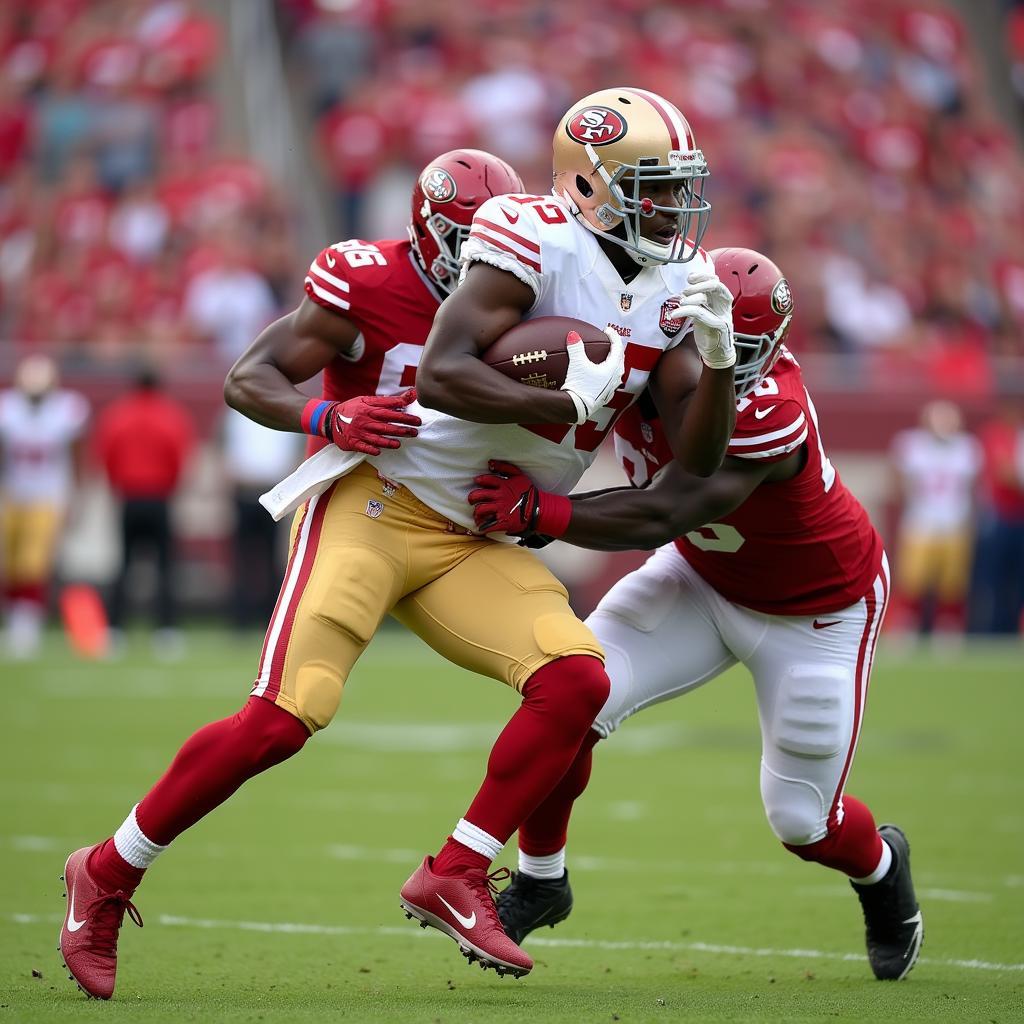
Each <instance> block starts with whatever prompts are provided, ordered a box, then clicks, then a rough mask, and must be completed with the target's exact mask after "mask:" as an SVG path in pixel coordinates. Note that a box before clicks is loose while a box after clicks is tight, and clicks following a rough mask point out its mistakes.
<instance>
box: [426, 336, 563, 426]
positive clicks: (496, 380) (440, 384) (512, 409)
mask: <svg viewBox="0 0 1024 1024" xmlns="http://www.w3.org/2000/svg"><path fill="white" fill-rule="evenodd" d="M416 391H417V395H418V397H419V401H420V404H421V405H423V406H425V407H426V408H428V409H437V410H438V411H439V412H444V413H448V415H450V416H458V417H459V419H463V420H471V421H472V422H474V423H575V422H576V407H575V405H574V404H573V401H572V399H571V398H570V397H569V395H568V394H567V393H566V392H564V391H549V390H546V389H545V388H531V387H527V386H526V385H525V384H520V383H518V382H517V381H514V380H510V379H509V378H508V377H505V376H504V375H503V374H501V373H498V371H497V370H493V369H491V367H489V366H487V365H485V364H484V363H482V362H481V361H480V360H479V359H478V358H477V357H476V356H475V355H470V354H468V353H466V354H452V355H448V356H446V357H445V358H443V359H439V358H433V359H431V358H424V360H423V362H421V364H420V368H419V370H418V371H417V373H416Z"/></svg>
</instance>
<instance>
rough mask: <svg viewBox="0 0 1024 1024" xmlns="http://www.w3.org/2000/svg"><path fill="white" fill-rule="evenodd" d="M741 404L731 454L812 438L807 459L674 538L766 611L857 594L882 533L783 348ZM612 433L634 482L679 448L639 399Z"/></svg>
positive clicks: (745, 600)
mask: <svg viewBox="0 0 1024 1024" xmlns="http://www.w3.org/2000/svg"><path fill="white" fill-rule="evenodd" d="M736 410H737V412H736V428H735V430H734V431H733V435H732V440H731V441H730V442H729V447H728V450H727V455H729V456H731V457H735V458H741V459H762V460H768V461H771V462H777V461H778V460H780V459H783V458H785V457H786V456H787V455H789V454H790V453H791V452H793V451H795V450H796V449H797V448H799V447H800V446H801V445H803V444H806V446H807V462H806V464H805V465H804V467H803V469H802V470H801V471H800V472H799V473H798V474H797V475H796V476H795V477H793V478H792V479H790V480H785V481H781V482H779V483H763V484H761V485H760V486H759V487H757V488H756V489H755V491H754V492H753V494H751V495H750V497H749V498H747V500H746V501H745V502H743V504H742V505H740V507H739V508H738V509H736V510H735V511H734V512H731V513H729V515H727V516H723V517H722V519H721V521H720V522H716V523H708V524H707V525H706V526H702V527H701V528H700V529H697V530H692V531H691V532H690V533H688V534H686V536H685V537H680V538H679V539H678V540H677V541H676V542H675V543H676V547H678V548H679V550H680V552H681V553H682V554H683V556H684V557H685V558H686V560H687V561H688V562H689V563H690V564H691V565H692V566H693V567H694V569H696V570H697V572H699V573H700V575H701V576H702V577H703V578H704V579H705V580H707V582H708V583H710V584H711V586H712V587H714V588H715V590H717V591H718V592H719V593H720V594H721V595H722V596H723V597H725V598H726V599H727V600H729V601H732V602H734V603H735V604H739V605H743V606H744V607H745V608H753V609H754V610H756V611H760V612H766V613H767V614H769V615H819V614H822V613H826V612H834V611H838V610H839V609H840V608H846V607H847V606H848V605H851V604H853V603H854V602H856V601H858V600H860V598H862V597H863V596H864V595H865V594H866V593H867V592H868V591H869V590H870V588H871V586H872V583H873V581H874V579H875V576H876V575H877V574H878V572H879V570H880V566H881V561H882V539H881V537H879V535H878V531H877V530H875V528H874V526H873V525H872V523H871V520H870V519H869V518H868V514H867V512H865V511H864V508H863V506H862V505H861V504H860V502H858V501H857V499H856V498H855V497H854V496H853V495H852V494H851V493H850V492H849V491H848V490H847V489H846V487H844V486H843V483H842V481H841V480H840V479H839V475H838V474H837V473H836V471H835V469H834V468H833V466H832V463H831V462H829V460H828V456H827V455H826V454H825V450H824V448H823V447H822V443H821V438H820V437H819V436H818V421H817V415H816V413H815V411H814V403H813V402H812V401H811V397H810V395H809V394H808V393H807V389H806V388H805V387H804V383H803V378H802V376H801V374H800V367H799V365H798V364H797V362H796V360H795V359H794V358H793V357H792V355H790V353H789V352H788V351H787V350H786V349H785V348H783V350H782V355H781V357H780V358H779V360H778V362H777V363H776V364H775V367H774V369H773V370H772V372H771V375H770V376H768V377H766V378H765V379H764V380H763V381H762V382H761V383H760V384H759V385H758V386H757V387H756V388H755V389H754V391H753V392H752V393H751V394H750V395H748V396H747V397H746V398H744V399H741V400H740V402H739V404H738V405H737V407H736ZM614 436H615V452H616V454H617V456H618V457H619V459H620V460H621V461H622V464H623V467H624V468H625V470H626V473H627V475H628V476H629V478H630V480H631V482H632V483H634V484H635V485H636V486H642V485H643V484H644V483H646V482H647V481H648V480H649V479H650V478H651V476H653V475H654V473H656V472H657V470H658V469H660V468H661V467H662V466H664V465H665V464H666V463H667V462H668V461H669V460H670V459H671V458H672V452H671V450H670V449H669V446H668V443H667V441H666V439H665V436H664V434H663V433H662V430H661V426H660V424H659V423H658V421H657V420H656V419H644V416H643V413H642V412H641V411H640V407H639V405H634V406H633V407H632V408H631V409H628V410H627V411H626V412H625V413H624V414H623V416H622V418H621V419H620V420H619V422H618V423H617V424H616V426H615V435H614Z"/></svg>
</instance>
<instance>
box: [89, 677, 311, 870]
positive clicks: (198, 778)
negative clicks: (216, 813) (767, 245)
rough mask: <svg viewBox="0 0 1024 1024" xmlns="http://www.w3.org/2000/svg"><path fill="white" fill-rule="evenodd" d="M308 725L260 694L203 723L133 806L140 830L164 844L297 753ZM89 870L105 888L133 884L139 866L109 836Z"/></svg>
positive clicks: (306, 738)
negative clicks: (234, 711)
mask: <svg viewBox="0 0 1024 1024" xmlns="http://www.w3.org/2000/svg"><path fill="white" fill-rule="evenodd" d="M308 739H309V730H308V729H307V728H306V727H305V726H304V725H303V724H302V722H300V721H299V720H298V719H297V718H296V717H295V716H294V715H292V714H289V713H288V712H287V711H284V710H282V709H281V708H279V707H277V705H275V704H273V703H271V702H270V701H268V700H263V699H262V698H261V697H250V698H249V700H248V701H247V702H246V704H245V705H244V706H243V707H242V709H241V710H240V711H239V712H238V713H237V714H234V715H232V716H231V717H230V718H224V719H222V720H221V721H219V722H211V723H210V724H209V725H204V726H203V728H202V729H200V730H199V731H198V732H196V733H193V734H192V736H190V737H189V738H188V740H186V741H185V745H184V746H183V747H182V748H181V750H179V751H178V753H177V755H176V756H175V758H174V760H173V761H172V762H171V765H170V767H169V768H168V769H167V771H166V772H164V774H163V776H162V777H161V778H160V780H159V781H158V782H157V783H156V785H155V786H154V787H153V788H152V789H151V790H150V791H149V792H148V793H147V794H146V795H145V796H144V797H143V798H142V801H141V802H140V804H139V806H138V810H136V812H135V817H136V820H137V821H138V823H139V828H140V829H141V830H142V832H143V834H144V835H145V836H146V838H147V839H149V840H150V841H151V842H153V843H156V844H157V845H158V846H166V845H167V844H168V843H170V842H171V841H172V840H173V839H175V838H176V837H177V836H179V835H181V833H182V832H184V831H185V829H187V828H190V827H191V826H192V825H194V824H195V823H196V822H197V821H199V819H200V818H202V817H204V816H205V815H207V814H209V813H210V811H212V810H213V809H214V808H215V807H217V806H219V805H220V804H222V803H223V802H224V801H225V800H227V798H228V797H229V796H231V794H232V793H234V792H235V790H236V789H238V787H239V786H241V785H242V783H243V782H245V781H246V780H247V779H251V778H252V777H253V776H254V775H259V773H260V772H263V771H266V770H267V769H268V768H271V767H273V766H274V765H275V764H280V763H281V762H282V761H285V760H287V759H288V758H289V757H291V756H292V755H293V754H297V753H298V752H299V751H300V750H301V749H302V747H303V744H305V742H306V740H308ZM89 870H90V871H92V873H93V874H94V875H95V876H96V879H97V881H98V882H99V883H100V885H101V886H103V887H104V888H107V889H112V890H113V889H125V890H131V889H134V888H135V886H136V885H138V883H139V881H140V880H141V878H142V871H141V870H140V869H139V868H136V867H134V866H133V865H131V864H129V863H128V862H127V861H125V860H124V858H123V857H122V856H121V855H120V854H119V853H118V852H117V849H116V848H115V846H114V841H113V839H112V838H111V839H108V840H107V841H106V842H105V843H104V844H103V845H102V846H101V847H100V848H99V849H98V850H97V851H96V852H95V853H94V854H93V855H92V857H91V859H90V861H89Z"/></svg>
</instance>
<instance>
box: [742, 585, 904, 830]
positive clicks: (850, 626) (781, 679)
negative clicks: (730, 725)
mask: <svg viewBox="0 0 1024 1024" xmlns="http://www.w3.org/2000/svg"><path fill="white" fill-rule="evenodd" d="M883 608H884V595H882V594H880V595H879V600H877V601H863V600H862V601H859V602H857V604H855V605H852V606H850V607H849V608H846V609H843V610H842V611H839V612H835V613H832V614H829V615H827V616H819V617H818V618H817V619H814V618H802V617H801V618H784V617H772V618H771V619H770V620H769V625H768V628H767V630H766V632H765V634H764V637H763V639H762V641H761V643H760V644H759V645H758V647H757V649H756V651H755V652H754V653H753V655H751V657H750V658H749V659H748V660H747V662H746V664H747V666H748V668H749V669H750V670H751V673H752V674H753V676H754V684H755V688H756V690H757V701H758V714H759V717H760V722H761V737H762V751H761V796H762V800H763V801H764V807H765V812H766V814H767V816H768V820H769V823H770V824H771V826H772V829H773V830H774V831H775V833H776V835H777V836H778V837H779V838H780V839H782V840H783V841H784V842H790V843H797V844H803V843H811V842H815V841H817V840H818V839H821V838H822V837H823V836H824V835H825V834H826V833H827V832H828V831H829V829H830V828H832V827H833V826H834V825H835V824H836V821H837V814H838V808H839V804H840V798H841V796H842V790H843V786H844V784H845V781H846V778H847V775H848V773H849V770H850V767H851V765H852V763H853V756H854V752H855V750H856V746H857V739H858V736H859V734H860V728H861V723H862V721H863V715H864V707H865V701H866V698H867V690H868V682H869V679H870V674H871V662H872V658H873V655H874V646H875V640H876V638H877V633H878V628H879V625H880V620H881V616H882V614H883ZM815 621H817V622H818V623H819V628H815V626H814V622H815ZM823 622H824V623H831V625H827V626H824V627H821V626H820V623H823Z"/></svg>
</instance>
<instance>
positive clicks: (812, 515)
mask: <svg viewBox="0 0 1024 1024" xmlns="http://www.w3.org/2000/svg"><path fill="white" fill-rule="evenodd" d="M711 256H712V257H713V259H714V262H715V269H716V270H717V272H718V275H719V277H720V278H721V279H722V280H723V281H724V282H726V283H727V284H728V285H729V287H730V289H731V291H732V293H733V296H734V301H733V312H732V315H733V323H734V326H735V329H736V347H737V352H738V354H737V369H736V389H737V397H738V398H739V402H738V404H737V420H736V429H735V432H734V433H733V436H732V440H731V441H730V444H729V449H728V456H727V458H726V460H725V463H724V464H723V466H722V468H721V469H720V470H719V471H718V472H717V473H715V474H714V475H713V476H711V477H709V478H707V479H704V480H698V479H695V478H693V477H689V476H687V475H686V474H684V473H682V472H681V471H680V469H679V468H678V467H677V466H674V465H672V464H671V453H670V452H669V449H668V447H667V445H666V443H665V438H664V434H663V432H662V430H661V427H660V424H659V423H658V421H657V419H656V418H655V417H654V413H653V411H652V410H644V409H643V407H642V406H640V405H638V406H636V407H634V409H632V410H630V412H629V413H628V414H627V415H626V416H625V417H623V418H622V420H620V421H619V424H618V425H617V426H616V433H615V446H616V451H617V453H618V455H619V457H620V459H621V461H622V463H623V466H624V468H625V470H626V473H627V475H628V476H629V478H630V481H631V482H632V484H633V485H634V486H635V487H639V488H646V489H643V490H634V489H630V488H625V489H622V490H617V491H611V492H605V493H603V494H600V495H593V496H590V497H579V498H573V499H572V501H571V502H570V501H567V500H566V499H564V498H559V497H555V496H550V495H545V494H543V493H538V492H537V491H536V490H535V489H532V485H531V484H530V482H529V481H526V480H524V479H523V478H522V477H521V476H519V475H518V474H517V473H516V471H515V468H514V467H510V466H507V465H499V466H498V467H497V468H498V470H499V472H498V473H497V474H492V475H490V476H486V475H485V476H483V477H481V486H480V487H479V488H478V490H477V492H476V493H474V494H473V495H472V500H474V501H477V502H479V504H477V506H476V509H477V518H478V522H479V523H480V524H481V525H482V526H486V527H487V528H490V529H505V530H508V529H513V530H516V529H518V530H519V531H521V530H522V527H523V526H531V527H532V528H533V529H534V530H536V531H537V532H539V533H541V534H548V535H551V534H556V535H559V536H561V538H562V539H563V540H566V541H569V542H570V543H573V544H578V545H581V546H584V547H590V548H597V549H603V550H621V549H628V548H652V547H655V546H657V545H659V544H665V546H664V547H661V548H660V549H659V550H658V551H657V552H656V553H655V554H654V555H653V556H652V557H651V558H650V560H649V561H648V562H647V563H646V565H644V566H643V567H641V568H640V569H639V570H637V571H636V572H634V573H631V574H630V575H628V576H626V577H625V578H624V579H622V580H620V581H619V583H617V584H616V585H615V586H614V587H613V588H612V589H611V590H610V591H609V592H608V594H606V595H605V597H604V598H603V600H602V601H601V603H600V604H599V605H598V607H597V609H596V610H595V611H594V613H593V614H592V615H591V616H590V618H589V619H588V620H587V624H588V625H589V626H590V627H591V629H593V631H594V634H595V636H597V638H598V639H599V640H600V641H601V644H602V646H603V647H604V649H605V652H606V658H607V668H608V674H609V676H610V678H611V681H612V688H611V695H610V697H609V699H608V703H607V704H606V705H605V707H604V708H603V709H602V711H601V714H600V715H599V716H598V719H597V721H596V722H595V724H594V731H593V732H592V733H591V734H590V737H589V739H588V741H587V742H586V743H584V745H583V746H582V747H581V750H580V755H579V757H578V758H577V760H576V762H575V764H574V765H573V767H572V768H571V769H570V770H569V772H568V773H567V774H566V776H565V777H564V778H563V780H562V781H561V782H560V783H559V785H558V787H557V788H556V790H555V791H554V792H553V793H552V795H551V797H549V799H548V800H547V801H546V802H545V803H544V804H543V805H542V806H541V807H540V808H539V809H538V811H537V812H536V813H535V814H534V815H533V816H531V817H530V818H529V819H528V820H527V822H526V823H525V824H524V826H523V828H522V829H521V830H520V834H519V846H520V870H519V872H518V873H517V874H516V875H515V877H514V879H513V882H512V884H511V885H510V886H509V887H508V888H507V889H506V890H505V892H504V893H502V896H501V899H500V914H501V917H502V921H503V923H504V924H505V927H506V931H507V932H508V933H509V935H510V936H512V937H513V938H515V939H516V940H520V939H522V938H523V937H524V936H525V935H527V934H528V933H529V932H530V931H532V930H533V929H534V928H536V927H538V926H539V925H541V924H554V923H555V922H557V921H559V920H562V919H564V918H565V917H566V916H567V915H568V913H569V910H570V908H571V906H572V894H571V891H570V889H569V884H568V874H567V872H566V871H565V841H566V830H567V826H568V821H569V814H570V811H571V808H572V802H573V800H574V799H575V798H576V796H578V795H579V794H580V793H581V792H582V791H583V788H584V787H585V785H586V783H587V779H588V778H589V774H590V760H591V749H592V747H593V745H594V743H595V742H596V741H597V740H598V738H600V737H607V736H608V735H610V734H611V733H612V732H613V731H614V730H615V729H616V728H618V726H619V725H620V724H621V723H622V722H623V721H624V720H625V719H626V718H628V717H629V716H630V715H633V714H635V713H636V712H637V711H640V710H642V709H643V708H645V707H648V706H649V705H651V704H654V703H657V702H659V701H663V700H667V699H669V698H671V697H675V696H677V695H679V694H683V693H687V692H689V691H691V690H693V689H695V688H696V687H698V686H700V685H701V684H702V683H705V682H707V681H708V680H710V679H713V678H715V677H716V676H718V675H720V674H721V673H722V672H724V671H725V670H726V669H728V668H729V667H730V666H732V665H734V664H736V663H737V662H742V663H743V664H744V665H745V666H746V667H747V668H748V669H749V670H750V672H751V675H752V676H753V677H754V689H755V692H756V696H757V703H758V714H759V718H760V723H761V733H762V742H763V745H762V759H761V796H762V800H763V801H764V807H765V812H766V814H767V817H768V822H769V824H770V825H771V828H772V830H773V831H774V832H775V834H776V835H777V836H778V837H779V839H781V840H782V842H783V844H784V845H785V846H786V848H787V849H788V850H791V851H792V852H793V853H795V854H796V855H797V856H798V857H801V858H802V859H804V860H808V861H817V862H818V863H819V864H824V865H826V866H827V867H831V868H835V869H836V870H838V871H841V872H843V873H844V874H846V875H848V876H849V877H850V879H851V881H852V882H853V886H854V889H855V890H856V892H857V895H858V896H859V897H860V901H861V904H862V907H863V911H864V916H865V921H866V924H867V944H868V956H869V960H870V962H871V966H872V968H873V970H874V972H875V974H876V975H877V976H878V977H879V978H898V977H903V976H904V975H905V974H906V973H907V972H908V971H909V970H910V968H911V967H912V966H913V964H914V961H915V960H916V959H917V955H918V950H919V949H920V944H921V936H922V928H923V926H922V923H921V915H920V912H919V909H918V906H917V902H916V900H915V898H914V890H913V886H912V883H911V879H910V861H909V846H908V844H907V841H906V838H905V837H904V835H903V833H902V832H901V831H900V830H899V829H898V828H896V827H895V826H892V825H883V826H882V827H881V829H876V827H875V821H874V818H873V817H872V815H871V812H870V811H869V810H868V808H867V807H866V806H865V805H864V804H862V803H861V802H860V801H859V800H856V799H854V798H853V797H851V796H849V795H846V794H844V791H843V790H844V785H845V783H846V778H847V775H848V774H849V771H850V766H851V764H852V762H853V754H854V750H855V748H856V744H857V736H858V734H859V732H860V726H861V721H862V718H863V714H864V704H865V700H866V698H867V690H868V682H869V679H870V675H871V662H872V657H873V655H874V649H875V640H876V637H877V635H878V631H879V628H880V626H881V622H882V618H883V616H884V614H885V606H886V601H887V599H888V593H889V572H888V566H887V564H886V559H885V553H884V551H883V549H882V542H881V539H880V537H879V536H878V533H877V532H876V531H875V529H874V527H873V526H872V524H871V522H870V520H869V519H868V516H867V513H866V512H865V511H864V509H863V508H862V507H861V505H860V504H859V503H858V502H857V500H856V499H855V498H854V497H853V495H852V494H850V492H849V491H847V489H846V488H845V487H844V486H843V484H842V482H841V481H840V479H839V477H838V475H837V474H836V471H835V469H834V468H833V467H832V464H831V463H830V462H829V460H828V457H827V456H826V455H825V451H824V448H823V447H822V442H821V438H820V436H819V434H818V422H817V416H816V414H815V410H814V405H813V403H812V402H811V399H810V396H809V395H808V393H807V391H806V389H805V388H804V385H803V381H802V378H801V373H800V368H799V366H798V364H797V362H796V360H795V359H794V358H793V356H792V355H791V354H790V353H789V351H788V350H787V349H786V348H785V346H784V344H783V340H784V338H785V334H786V331H787V329H788V327H789V323H790V320H791V318H792V310H793V302H792V297H791V295H790V290H789V285H788V283H787V282H786V279H785V278H784V277H783V276H782V274H781V272H780V271H779V269H778V268H777V267H776V266H775V264H774V263H772V262H771V261H770V260H768V259H766V258H765V257H764V256H762V255H761V254H760V253H756V252H753V251H751V250H749V249H718V250H715V251H714V252H713V253H712V254H711ZM741 332H742V333H741ZM648 484H649V485H650V486H647V485H648ZM517 504H518V505H519V511H517V512H516V513H515V514H514V515H510V514H509V513H508V511H507V510H508V509H510V508H512V507H514V506H515V505H517ZM524 513H525V514H524ZM531 514H532V515H534V521H533V522H532V523H531V522H530V519H529V517H530V515H531ZM552 525H553V526H554V527H555V529H554V530H552V529H551V528H550V527H551V526H552ZM672 538H675V540H674V541H672V542H671V543H666V541H670V540H671V539H672Z"/></svg>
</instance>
